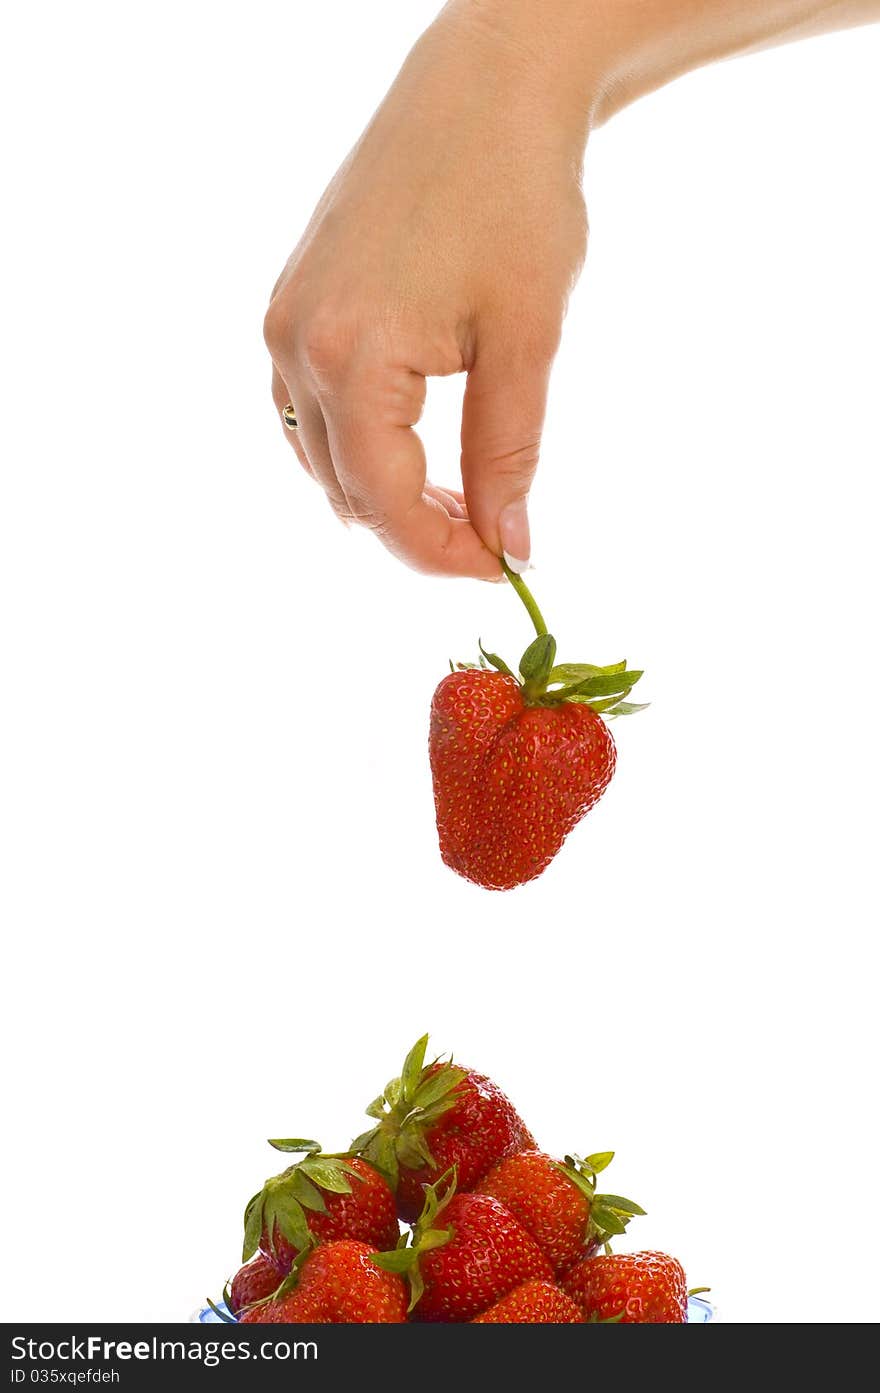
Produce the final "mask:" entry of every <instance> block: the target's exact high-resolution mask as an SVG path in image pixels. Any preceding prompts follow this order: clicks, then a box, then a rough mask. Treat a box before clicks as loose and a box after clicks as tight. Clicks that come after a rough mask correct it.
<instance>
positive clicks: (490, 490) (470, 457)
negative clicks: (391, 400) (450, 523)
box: [461, 344, 553, 572]
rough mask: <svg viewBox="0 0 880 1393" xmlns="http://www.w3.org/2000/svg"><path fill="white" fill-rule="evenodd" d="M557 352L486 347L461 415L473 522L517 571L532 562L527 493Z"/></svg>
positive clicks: (463, 460) (463, 459)
mask: <svg viewBox="0 0 880 1393" xmlns="http://www.w3.org/2000/svg"><path fill="white" fill-rule="evenodd" d="M552 362H553V355H552V353H531V354H524V353H523V351H522V348H521V347H520V348H518V349H517V348H514V349H513V350H512V351H511V352H505V351H504V349H502V347H501V345H500V344H497V345H496V346H494V347H492V348H490V349H487V350H486V351H484V352H482V353H480V354H479V355H478V357H477V360H476V361H475V363H474V365H473V367H472V368H471V371H470V373H469V375H468V381H467V387H466V389H465V395H464V407H463V410H462V419H461V476H462V482H463V485H464V496H465V500H466V502H467V509H468V517H469V518H470V521H471V525H472V526H473V527H474V529H475V531H476V532H477V533H478V534H479V536H480V537H481V538H482V540H483V541H484V542H485V543H486V546H487V547H488V548H489V550H490V551H493V552H494V553H495V555H496V556H501V555H503V556H504V559H505V561H506V562H507V564H508V565H509V567H510V569H511V570H512V571H518V572H520V571H524V570H525V569H526V567H527V566H528V564H529V557H530V554H531V541H530V537H529V519H528V497H529V489H530V488H531V484H532V479H533V478H534V474H535V470H536V468H537V466H538V454H539V450H540V445H541V430H542V428H543V425H544V412H545V410H546V406H547V388H548V386H549V381H550V368H551V366H552Z"/></svg>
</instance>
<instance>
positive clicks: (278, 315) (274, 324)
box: [263, 295, 292, 362]
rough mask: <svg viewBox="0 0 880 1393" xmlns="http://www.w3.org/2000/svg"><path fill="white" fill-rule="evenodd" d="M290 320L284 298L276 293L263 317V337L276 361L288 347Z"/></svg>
mask: <svg viewBox="0 0 880 1393" xmlns="http://www.w3.org/2000/svg"><path fill="white" fill-rule="evenodd" d="M291 328H292V320H291V315H290V310H289V307H288V305H287V302H286V300H285V299H284V297H283V296H281V295H276V296H275V298H274V299H273V300H270V302H269V308H268V309H267V311H266V313H265V315H264V317H263V338H264V340H265V343H266V347H267V348H268V350H269V352H270V354H271V355H272V358H273V360H275V361H276V362H277V361H278V359H279V358H281V357H282V356H283V354H284V353H285V351H286V350H287V349H288V348H289V345H290V339H291Z"/></svg>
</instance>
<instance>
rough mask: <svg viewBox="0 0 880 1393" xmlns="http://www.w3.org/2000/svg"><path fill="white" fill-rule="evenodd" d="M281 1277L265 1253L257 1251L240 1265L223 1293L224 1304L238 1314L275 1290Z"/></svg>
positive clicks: (234, 1313) (264, 1298)
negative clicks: (250, 1259)
mask: <svg viewBox="0 0 880 1393" xmlns="http://www.w3.org/2000/svg"><path fill="white" fill-rule="evenodd" d="M280 1280H281V1278H280V1276H279V1273H278V1268H277V1266H276V1264H275V1263H274V1262H273V1261H272V1259H271V1258H267V1257H266V1255H265V1253H258V1254H257V1256H256V1257H255V1258H254V1259H253V1260H252V1261H251V1262H246V1263H245V1265H244V1267H240V1268H239V1269H238V1271H237V1272H236V1274H235V1276H234V1277H233V1279H232V1282H231V1283H230V1286H229V1289H228V1290H227V1291H225V1292H224V1293H223V1295H224V1296H225V1298H226V1304H227V1306H228V1307H229V1309H230V1311H231V1312H232V1314H233V1315H238V1314H239V1313H240V1312H241V1311H244V1310H245V1309H246V1308H247V1307H248V1306H253V1305H254V1304H255V1303H256V1302H257V1301H265V1300H266V1297H267V1296H271V1295H272V1293H273V1292H274V1291H275V1290H276V1288H277V1286H278V1284H279V1282H280Z"/></svg>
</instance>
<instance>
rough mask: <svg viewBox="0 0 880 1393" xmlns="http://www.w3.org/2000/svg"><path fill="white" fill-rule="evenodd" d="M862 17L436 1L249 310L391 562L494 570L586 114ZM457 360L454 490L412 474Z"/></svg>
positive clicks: (795, 0) (736, 3)
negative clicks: (433, 381) (263, 312)
mask: <svg viewBox="0 0 880 1393" xmlns="http://www.w3.org/2000/svg"><path fill="white" fill-rule="evenodd" d="M877 18H880V0H833V3H832V0H824V3H823V0H651V3H646V0H542V3H541V4H540V5H538V4H536V3H535V0H450V3H449V4H447V6H446V8H445V9H444V10H443V12H442V13H441V15H440V18H439V19H438V20H437V22H436V23H435V24H434V25H432V27H431V28H430V29H429V30H428V31H427V33H426V34H425V35H424V36H423V37H422V39H420V40H419V42H418V44H417V45H416V47H415V48H414V49H413V51H412V53H411V54H410V56H409V58H408V60H407V62H406V64H405V65H404V67H403V69H402V71H401V73H400V75H399V77H398V79H397V81H396V82H395V84H394V86H393V87H392V89H391V91H390V92H389V94H388V96H387V98H386V99H385V101H384V102H383V104H382V106H381V107H380V109H379V111H378V112H377V113H376V116H375V117H374V118H373V120H372V122H371V123H370V125H369V127H368V128H367V130H366V131H365V133H364V135H363V136H362V137H361V139H360V141H359V142H358V144H357V145H356V146H355V148H354V150H353V151H352V153H351V155H350V156H349V157H348V159H347V160H346V161H345V164H344V165H343V166H342V168H341V169H340V171H339V173H338V174H337V175H336V178H335V179H334V180H333V182H332V184H331V185H330V187H329V188H328V190H327V192H326V193H325V194H324V197H323V198H322V199H321V202H320V204H319V205H318V208H317V210H316V212H315V214H314V216H313V218H312V221H311V223H310V224H309V226H308V228H307V229H306V233H305V236H304V237H303V239H302V241H301V242H300V244H299V246H298V247H297V249H296V251H295V252H294V253H293V256H292V257H291V259H290V261H289V262H288V264H287V266H286V268H285V270H284V274H283V275H282V277H281V279H280V281H279V282H278V285H277V286H276V289H275V293H274V295H273V298H272V303H271V305H270V307H269V312H268V315H267V317H266V341H267V343H268V345H269V350H270V352H271V354H272V358H273V361H274V364H275V378H274V387H273V394H274V397H275V403H276V405H277V407H278V409H279V412H281V411H283V409H284V407H285V405H286V404H287V403H288V402H293V403H294V406H295V408H296V415H297V417H298V420H299V427H298V430H297V431H296V432H295V433H293V434H289V436H288V438H289V439H290V441H291V444H292V445H293V447H294V449H295V450H296V452H297V454H298V456H299V458H300V460H301V462H302V464H303V465H304V466H305V467H306V468H307V469H308V470H309V472H310V473H312V474H313V475H314V477H315V478H316V479H317V480H318V482H319V483H320V484H321V485H322V487H323V488H324V490H325V491H326V493H327V495H328V497H329V499H330V502H331V503H332V505H333V507H334V508H335V509H336V511H337V513H338V514H339V515H340V517H342V518H345V519H352V518H353V519H354V520H355V521H357V522H362V523H364V524H365V525H366V526H367V527H370V528H372V529H373V530H374V531H375V532H376V533H377V534H378V536H379V537H380V538H381V539H382V541H383V542H384V543H385V544H386V546H388V547H389V548H390V549H391V550H392V551H393V552H394V553H395V554H396V555H397V556H399V557H401V559H402V560H404V561H407V562H408V563H409V564H410V565H411V566H415V567H417V568H418V569H419V570H423V571H433V572H438V573H444V574H447V575H468V576H481V577H485V578H488V579H493V578H497V577H498V576H499V575H500V567H499V563H498V557H499V556H500V555H501V554H502V553H506V554H507V557H508V560H509V562H510V564H511V566H512V567H513V569H514V570H522V569H524V567H525V564H526V562H527V561H528V557H529V527H528V520H527V516H526V500H527V498H528V492H529V485H530V484H531V481H532V476H533V474H534V472H535V466H536V465H537V462H538V450H539V446H540V440H541V427H542V423H543V419H544V405H545V400H546V395H547V383H548V377H549V373H550V368H551V365H552V362H553V358H554V355H555V353H556V348H557V345H558V342H559V334H560V329H561V326H562V320H563V316H564V314H565V308H566V303H567V300H568V296H569V294H570V292H571V289H572V286H573V284H574V282H575V280H576V279H577V276H578V272H579V271H580V268H581V263H582V261H583V257H584V251H585V248H586V237H587V222H586V216H585V212H584V206H583V200H582V197H581V191H580V167H581V160H582V157H583V150H584V145H585V143H586V138H587V132H588V130H589V129H590V128H591V127H592V126H595V125H597V124H600V123H601V122H602V121H604V120H606V119H607V118H608V117H609V116H610V115H613V113H614V112H615V111H617V110H619V109H620V108H621V107H622V106H625V105H626V104H627V103H629V102H631V101H634V100H635V99H636V98H638V97H640V96H642V95H643V94H644V93H645V92H649V91H651V90H652V89H653V88H655V87H659V86H661V85H662V84H663V83H665V82H669V81H671V80H672V79H673V78H675V77H677V76H679V75H680V74H681V73H684V72H687V71H689V70H690V69H692V68H695V67H698V66H699V65H701V64H703V63H708V62H712V61H714V60H715V59H718V58H723V57H729V56H730V55H732V54H734V53H745V52H748V51H749V50H751V49H755V48H760V47H765V46H767V45H770V44H776V43H782V42H784V41H785V40H787V39H791V38H797V37H803V36H805V35H808V34H816V33H822V32H824V31H827V30H830V29H839V28H845V27H847V26H848V25H854V24H863V23H867V22H869V21H870V20H873V19H877ZM453 372H466V373H467V374H468V382H467V390H466V392H465V400H464V410H463V415H462V423H461V473H462V481H463V484H464V493H463V494H460V493H458V492H456V491H455V490H454V489H444V488H442V487H440V486H438V485H436V484H429V483H428V482H427V478H426V469H425V457H424V451H423V449H422V446H421V443H420V441H419V438H418V436H417V435H416V433H415V430H414V427H415V425H416V422H417V421H418V419H419V416H420V415H421V411H422V407H423V405H424V400H425V379H426V378H428V377H432V376H441V375H445V374H447V373H453Z"/></svg>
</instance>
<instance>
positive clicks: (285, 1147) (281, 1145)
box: [269, 1137, 321, 1151]
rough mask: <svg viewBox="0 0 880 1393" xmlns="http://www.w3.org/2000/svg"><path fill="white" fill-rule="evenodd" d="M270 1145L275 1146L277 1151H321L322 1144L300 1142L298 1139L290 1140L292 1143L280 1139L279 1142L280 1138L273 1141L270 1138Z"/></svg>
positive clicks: (317, 1142)
mask: <svg viewBox="0 0 880 1393" xmlns="http://www.w3.org/2000/svg"><path fill="white" fill-rule="evenodd" d="M269 1145H270V1146H274V1148H275V1150H276V1151H320V1150H321V1143H320V1142H319V1141H301V1140H299V1139H298V1138H294V1139H292V1140H290V1141H287V1140H284V1139H280V1140H279V1139H278V1138H275V1139H274V1140H273V1139H272V1138H271V1137H270V1138H269Z"/></svg>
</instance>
